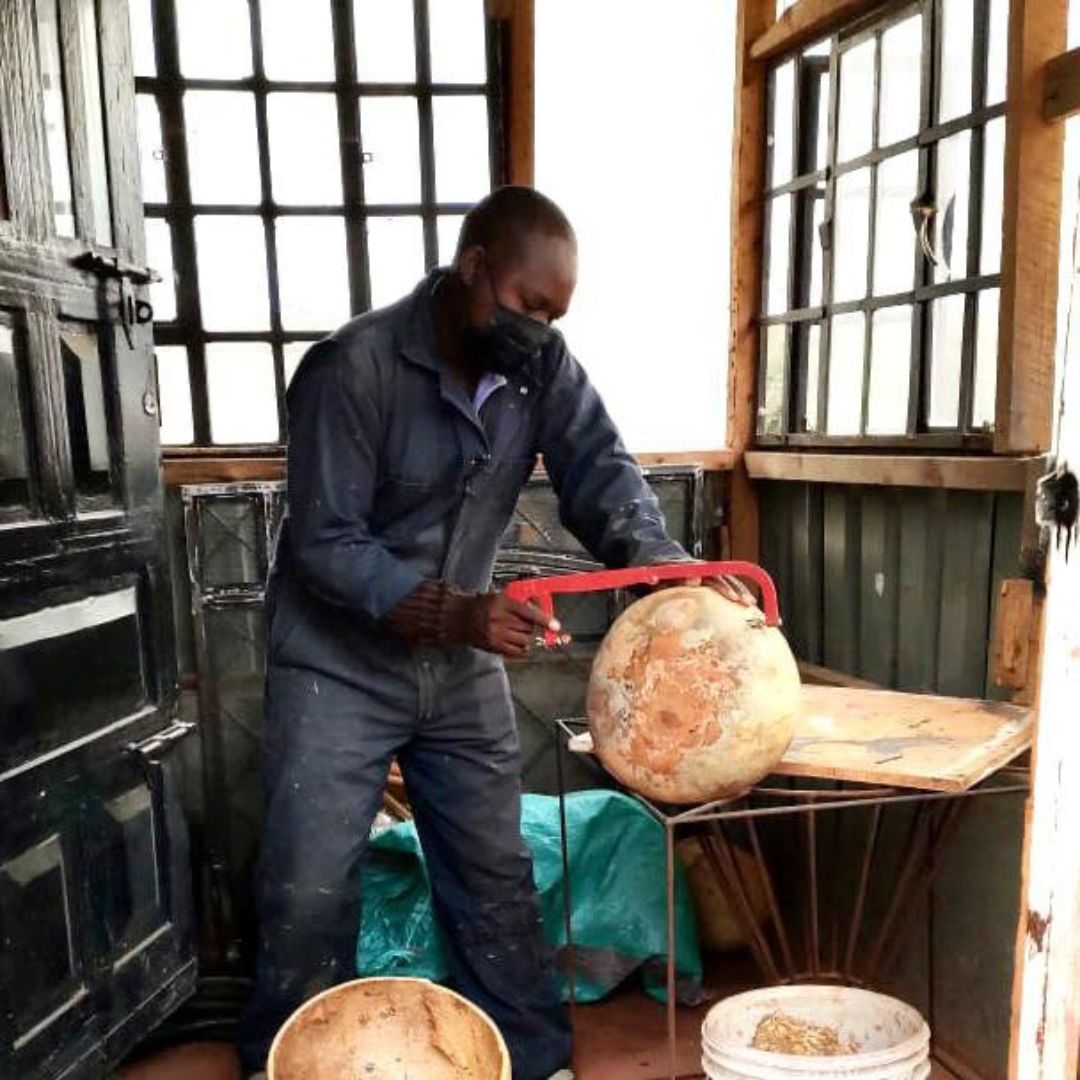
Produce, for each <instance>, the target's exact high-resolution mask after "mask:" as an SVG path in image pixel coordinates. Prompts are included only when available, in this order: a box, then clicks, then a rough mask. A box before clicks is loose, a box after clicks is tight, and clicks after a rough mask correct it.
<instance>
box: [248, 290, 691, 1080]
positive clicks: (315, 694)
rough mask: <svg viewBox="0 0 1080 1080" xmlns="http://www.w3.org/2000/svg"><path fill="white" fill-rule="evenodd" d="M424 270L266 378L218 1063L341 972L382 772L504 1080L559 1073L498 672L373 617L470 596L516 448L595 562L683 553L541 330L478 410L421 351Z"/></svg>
mask: <svg viewBox="0 0 1080 1080" xmlns="http://www.w3.org/2000/svg"><path fill="white" fill-rule="evenodd" d="M444 273H445V271H434V272H433V273H432V274H431V275H429V277H428V278H426V279H425V280H424V281H423V282H421V283H420V285H419V286H418V287H417V288H416V290H415V291H414V292H413V293H412V294H411V295H410V296H408V297H406V298H405V299H404V300H402V301H401V302H399V303H397V304H395V305H393V306H392V307H389V308H386V309H383V310H381V311H376V312H372V313H370V314H367V315H363V316H361V317H359V318H357V319H354V320H353V321H351V322H349V323H347V324H346V325H345V326H343V327H342V328H341V329H340V330H338V331H337V332H336V333H334V334H332V335H331V336H330V337H329V338H327V339H325V340H323V341H321V342H319V343H318V344H317V345H315V346H314V347H313V348H312V349H311V350H310V351H309V352H308V354H307V356H306V357H305V358H304V361H303V363H302V364H301V365H300V368H299V369H298V371H297V373H296V376H295V377H294V379H293V382H292V384H291V386H290V388H289V393H288V413H289V446H288V511H287V515H286V517H285V519H284V521H283V523H282V527H281V532H280V535H279V538H278V545H277V551H276V555H275V561H274V568H273V571H272V573H271V578H270V585H269V588H268V599H267V602H268V609H269V620H270V621H269V639H268V674H267V708H266V726H265V755H266V758H265V769H266V787H267V814H266V820H265V825H264V832H263V846H262V852H261V858H260V868H259V886H258V887H259V916H260V939H259V951H258V961H257V976H256V987H255V994H254V998H253V1002H252V1005H251V1006H250V1008H249V1011H248V1014H247V1016H246V1018H245V1021H244V1025H243V1031H242V1040H241V1050H242V1054H243V1057H244V1059H245V1065H246V1066H247V1067H248V1068H255V1067H259V1066H261V1063H262V1061H263V1060H264V1058H265V1055H266V1052H267V1050H268V1047H269V1042H270V1040H271V1038H272V1037H273V1035H274V1033H275V1031H276V1029H277V1028H278V1026H279V1025H280V1024H281V1023H282V1022H283V1021H284V1020H285V1019H286V1018H287V1016H288V1015H289V1014H290V1012H291V1011H292V1010H293V1009H295V1008H296V1007H297V1006H298V1005H299V1004H300V1003H301V1002H302V1001H303V1000H304V999H305V998H306V997H308V996H310V995H311V994H312V993H313V992H315V991H317V990H319V989H323V988H325V987H327V986H330V985H332V984H334V983H337V982H341V981H344V980H345V979H348V978H350V977H352V976H353V974H354V956H355V945H356V935H357V930H358V927H359V922H360V886H359V875H358V867H359V864H360V861H361V859H362V857H363V855H364V852H365V849H366V846H367V838H368V832H369V830H370V827H371V823H372V820H373V818H374V816H375V813H376V811H377V809H378V807H379V805H380V800H381V793H382V789H383V784H384V781H385V779H386V775H387V770H388V767H389V764H390V761H391V758H392V757H394V756H396V757H397V759H398V761H399V762H400V765H401V769H402V772H403V774H404V777H405V782H406V785H407V787H408V792H409V799H410V801H411V803H412V806H413V809H414V812H415V817H416V824H417V828H418V830H419V834H420V839H421V842H422V844H423V848H424V854H425V858H426V861H427V865H428V870H429V872H430V876H431V884H432V891H433V894H434V902H435V910H436V913H437V915H438V918H439V923H440V926H441V928H442V930H443V933H444V936H445V938H446V943H447V949H448V955H449V958H450V966H451V970H452V974H453V980H454V984H455V986H456V987H457V989H458V990H460V991H461V992H462V993H464V994H465V995H466V996H467V997H469V998H470V999H471V1000H472V1001H474V1002H476V1004H477V1005H479V1006H480V1007H481V1008H483V1009H484V1010H485V1011H486V1012H487V1013H488V1014H489V1015H490V1016H491V1017H492V1018H493V1019H494V1020H495V1022H496V1023H497V1024H498V1025H499V1027H500V1029H501V1030H502V1032H503V1034H504V1036H505V1038H506V1040H507V1043H508V1045H509V1048H510V1052H511V1056H512V1058H513V1068H514V1076H515V1078H516V1080H538V1078H542V1077H547V1076H549V1075H550V1074H551V1073H552V1072H554V1071H556V1070H557V1069H559V1068H561V1067H564V1066H565V1065H567V1064H568V1063H569V1057H570V1033H569V1026H568V1022H567V1017H566V1013H565V1010H564V1008H563V1007H562V1005H561V1004H560V1002H559V995H558V992H557V987H556V980H555V976H554V968H553V963H552V956H551V953H550V950H549V948H548V946H547V945H546V943H545V939H544V935H543V928H542V924H541V919H540V911H539V907H538V904H537V899H536V893H535V887H534V884H533V876H532V862H531V859H530V857H529V854H528V852H527V849H526V848H525V846H524V844H523V842H522V839H521V833H520V794H521V791H520V763H519V747H518V736H517V730H516V725H515V720H514V712H513V708H512V705H511V699H510V692H509V687H508V683H507V678H506V673H505V671H504V668H503V663H502V661H501V660H500V659H499V658H498V657H495V656H493V655H490V654H488V653H484V652H480V651H477V650H474V649H470V648H466V647H451V648H435V647H415V646H411V645H409V644H407V643H405V642H404V641H403V640H401V639H398V638H396V637H394V636H393V635H392V634H391V633H390V632H389V631H388V630H386V629H385V628H384V627H383V626H381V625H380V622H379V620H380V619H381V618H382V617H383V616H385V615H386V614H387V613H388V612H389V611H390V610H391V608H393V607H394V606H395V605H396V604H397V603H398V602H399V601H400V600H402V599H403V598H404V597H405V596H407V595H408V594H409V593H410V592H412V590H413V589H414V588H415V587H416V586H417V585H418V584H419V583H420V582H421V581H422V580H424V579H442V580H444V581H446V582H448V583H452V584H453V585H456V586H459V587H460V588H461V589H466V590H476V591H483V590H486V589H487V588H489V586H490V583H491V572H492V568H493V565H494V561H495V552H496V547H497V544H498V541H499V538H500V536H501V535H502V533H503V531H504V529H505V527H506V525H507V523H508V521H509V519H510V516H511V513H512V511H513V509H514V505H515V502H516V500H517V496H518V493H519V491H520V489H521V487H522V485H523V484H524V482H525V480H526V479H527V477H528V476H529V474H530V472H531V471H532V469H533V467H534V464H535V462H536V458H537V455H538V454H542V455H543V459H544V464H545V466H546V468H547V471H548V473H549V475H550V476H551V479H552V481H553V484H554V487H555V489H556V491H557V492H558V496H559V506H560V512H561V515H562V517H563V520H564V522H565V524H566V525H567V526H568V528H570V529H571V530H572V531H573V532H574V534H575V535H576V536H577V537H578V538H579V539H580V540H581V542H582V543H583V544H584V545H585V547H586V548H588V550H589V551H591V552H592V553H593V554H594V555H595V556H596V557H597V558H598V559H600V560H601V561H603V562H604V563H606V564H607V565H609V566H628V565H640V564H645V563H652V562H663V561H674V560H681V559H685V558H687V555H686V553H685V552H684V551H683V549H682V548H681V547H680V546H679V545H678V544H677V543H675V542H674V541H673V540H672V539H671V538H670V537H669V536H668V534H667V532H666V529H665V526H664V520H663V516H662V515H661V513H660V509H659V506H658V504H657V501H656V498H655V496H654V495H653V494H652V492H651V491H650V490H649V488H648V486H647V485H646V483H645V481H644V479H643V478H642V475H641V472H640V470H639V469H638V467H637V465H636V464H635V462H634V460H633V458H632V457H631V456H630V455H629V454H628V453H627V451H626V450H625V448H624V447H623V445H622V442H621V440H620V438H619V435H618V432H617V431H616V429H615V426H614V424H613V423H612V421H611V419H610V417H609V416H608V414H607V412H606V410H605V409H604V406H603V403H602V402H601V400H600V397H599V395H598V394H597V392H596V390H595V389H594V388H593V387H592V386H591V384H590V383H589V381H588V379H587V378H586V375H585V372H584V371H583V370H582V368H581V366H580V365H579V364H578V363H577V361H576V360H575V359H574V358H573V357H572V356H571V355H570V353H569V352H568V351H567V349H566V347H565V345H564V344H563V342H562V339H561V337H559V338H558V339H557V341H556V343H555V344H554V345H553V346H551V347H549V348H548V349H547V350H546V352H545V353H544V354H543V355H542V357H541V358H540V360H539V361H537V363H536V365H535V366H534V367H533V369H531V370H529V371H526V372H522V373H521V374H519V375H514V376H511V377H510V379H509V380H508V381H507V382H506V384H505V385H503V386H501V387H500V388H498V389H497V390H496V391H495V392H494V393H492V394H490V396H488V398H487V400H486V401H485V402H484V403H483V405H482V407H481V409H480V412H479V414H478V413H477V411H476V409H475V408H474V406H473V403H472V402H471V401H470V399H469V396H468V394H467V393H466V391H465V390H464V388H463V387H462V386H461V385H460V384H459V383H458V382H456V381H455V380H454V379H453V378H452V377H451V376H450V374H449V373H448V372H447V371H446V370H445V368H444V366H443V364H442V361H441V360H440V359H439V355H438V352H437V350H436V346H435V329H434V321H433V307H434V305H433V302H432V297H433V292H434V289H435V288H436V287H437V284H438V281H439V279H440V276H441V275H442V274H444Z"/></svg>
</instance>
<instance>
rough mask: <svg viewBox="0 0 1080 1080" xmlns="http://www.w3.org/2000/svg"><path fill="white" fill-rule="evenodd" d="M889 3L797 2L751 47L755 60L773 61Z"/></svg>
mask: <svg viewBox="0 0 1080 1080" xmlns="http://www.w3.org/2000/svg"><path fill="white" fill-rule="evenodd" d="M887 2H888V0H799V2H798V3H797V4H793V5H792V6H791V7H789V8H788V9H787V11H785V12H784V14H783V15H781V16H780V18H779V19H777V20H776V22H775V23H773V25H772V26H770V27H769V28H768V29H767V30H766V31H765V32H764V33H763V34H761V35H760V36H759V37H758V38H757V40H755V41H754V43H753V45H752V46H751V48H750V55H751V56H752V57H753V58H754V59H755V60H773V59H775V58H776V57H778V56H784V55H786V54H788V53H792V52H794V51H795V50H796V49H798V48H801V47H802V46H803V45H809V44H810V43H811V42H813V41H816V40H817V39H818V38H821V37H824V36H825V35H826V34H828V33H830V32H831V31H833V30H836V29H838V28H839V27H841V26H843V25H844V24H845V23H850V22H852V21H854V20H855V19H860V18H862V17H863V16H864V15H866V14H868V13H869V12H871V11H873V10H874V9H875V8H879V7H883V6H884V5H885V4H886V3H887Z"/></svg>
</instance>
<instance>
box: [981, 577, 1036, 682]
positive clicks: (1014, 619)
mask: <svg viewBox="0 0 1080 1080" xmlns="http://www.w3.org/2000/svg"><path fill="white" fill-rule="evenodd" d="M1034 618H1035V582H1033V581H1031V580H1030V579H1029V578H1006V579H1005V580H1004V581H1002V583H1001V588H1000V590H999V593H998V602H997V613H996V616H995V619H994V642H993V646H994V647H993V659H992V661H991V665H990V674H991V678H992V679H993V682H994V685H995V686H1005V687H1008V688H1009V689H1010V690H1023V689H1024V688H1025V687H1026V686H1027V685H1028V681H1029V674H1028V668H1029V666H1030V661H1031V623H1032V620H1033V619H1034Z"/></svg>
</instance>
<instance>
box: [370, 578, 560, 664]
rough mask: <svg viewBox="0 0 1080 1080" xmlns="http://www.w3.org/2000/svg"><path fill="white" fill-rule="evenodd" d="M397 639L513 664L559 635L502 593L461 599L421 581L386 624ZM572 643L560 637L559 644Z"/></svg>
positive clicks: (554, 625) (537, 613)
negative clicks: (458, 648) (468, 650)
mask: <svg viewBox="0 0 1080 1080" xmlns="http://www.w3.org/2000/svg"><path fill="white" fill-rule="evenodd" d="M385 623H386V626H387V627H388V628H389V629H390V630H392V631H393V632H394V633H395V634H397V635H398V636H399V637H402V638H404V639H405V640H406V641H411V642H413V643H414V644H418V645H469V646H471V647H472V648H474V649H483V650H484V651H485V652H491V653H497V654H498V655H500V656H506V657H510V658H511V659H516V658H517V657H521V656H524V655H525V653H526V652H528V649H529V644H530V642H532V641H533V640H534V639H535V638H537V637H539V636H541V635H542V634H543V633H544V632H545V631H547V630H550V631H552V633H556V634H558V633H559V632H560V631H561V630H562V626H561V625H560V623H559V621H558V620H557V619H548V617H547V616H546V615H545V614H544V613H543V612H542V611H541V610H540V609H539V608H538V607H536V606H535V605H534V604H522V603H520V602H519V601H517V600H511V599H510V597H508V596H507V595H506V593H504V592H493V593H480V594H479V595H477V594H474V593H462V592H458V591H456V590H455V589H453V588H452V587H451V586H449V585H447V584H445V582H441V581H425V582H423V583H421V584H420V585H419V586H418V587H417V588H416V589H415V591H414V592H412V593H411V594H410V595H409V596H407V597H406V598H405V599H404V600H402V601H401V603H400V604H398V606H397V607H396V608H394V610H393V611H391V612H390V613H389V614H388V615H387V616H386V619H385ZM569 640H570V638H569V636H567V635H565V634H563V635H561V636H560V638H559V641H560V643H562V644H565V643H566V642H568V641H569Z"/></svg>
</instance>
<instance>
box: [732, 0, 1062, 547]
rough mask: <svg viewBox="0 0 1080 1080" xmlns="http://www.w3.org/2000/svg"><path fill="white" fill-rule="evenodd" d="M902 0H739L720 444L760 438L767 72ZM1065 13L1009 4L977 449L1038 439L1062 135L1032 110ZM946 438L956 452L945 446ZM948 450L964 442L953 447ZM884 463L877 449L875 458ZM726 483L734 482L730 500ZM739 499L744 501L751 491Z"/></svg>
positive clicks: (1051, 317)
mask: <svg viewBox="0 0 1080 1080" xmlns="http://www.w3.org/2000/svg"><path fill="white" fill-rule="evenodd" d="M902 6H904V4H903V0H900V2H897V0H798V2H797V3H796V4H795V5H794V6H793V7H791V8H789V9H788V10H787V11H786V12H785V13H784V14H783V15H782V16H781V17H780V18H779V19H776V18H775V8H774V4H773V3H771V2H770V0H740V3H739V9H740V36H739V41H738V43H737V47H738V50H739V54H738V57H737V70H738V73H739V74H738V75H737V80H738V81H737V92H738V95H739V100H738V102H737V105H736V116H737V126H736V146H735V150H734V157H733V174H734V181H735V182H734V185H733V206H732V215H733V228H732V248H733V250H732V259H733V263H732V266H733V272H732V283H733V288H732V351H731V364H730V372H729V387H730V394H729V443H730V445H731V446H732V447H733V448H734V449H736V450H737V451H740V452H741V451H743V450H745V449H747V448H749V447H750V446H752V445H754V444H755V443H757V442H762V443H763V444H764V443H765V442H766V441H765V440H759V439H758V438H757V436H756V434H755V432H756V414H757V398H758V393H757V377H758V368H759V365H758V351H759V341H758V333H759V326H760V322H759V320H760V316H761V287H762V278H763V260H762V257H761V253H760V252H761V247H762V244H763V238H764V229H763V218H764V207H765V198H764V190H765V187H764V185H765V138H764V133H765V131H766V130H767V117H766V98H767V80H768V71H769V69H770V67H771V66H772V65H773V64H774V63H775V62H776V61H777V60H779V59H781V58H783V57H786V56H789V55H793V54H795V53H796V52H797V50H799V49H800V48H802V47H803V46H805V45H808V44H810V43H812V42H813V41H815V40H818V39H820V38H821V37H823V36H825V35H827V34H829V33H835V32H837V31H838V30H841V29H843V28H844V27H846V26H849V25H852V24H854V23H857V22H858V21H860V20H862V19H864V18H867V17H870V16H877V15H881V14H882V13H884V12H887V11H888V10H889V9H890V8H896V7H902ZM1066 14H1067V3H1066V0H1012V2H1011V4H1010V14H1009V48H1008V55H1009V69H1008V78H1007V98H1006V106H1005V117H1006V135H1005V214H1004V221H1003V235H1002V255H1001V272H1000V284H1001V294H1000V316H999V333H998V364H997V398H996V407H995V429H994V433H993V437H992V441H988V442H986V443H985V444H983V445H979V446H978V449H980V450H986V451H992V452H994V453H998V454H1039V453H1042V452H1045V450H1046V449H1047V448H1048V446H1049V442H1050V430H1051V409H1052V397H1053V392H1052V374H1053V364H1054V336H1055V329H1056V303H1057V266H1058V260H1057V247H1058V229H1059V223H1060V212H1061V167H1062V160H1063V146H1064V140H1063V132H1062V131H1061V129H1060V125H1054V124H1051V123H1049V122H1048V121H1047V120H1046V119H1045V118H1044V115H1043V109H1044V105H1043V97H1044V90H1043V83H1044V70H1043V69H1044V67H1045V65H1046V63H1047V62H1048V61H1049V60H1050V59H1051V58H1053V57H1054V56H1056V55H1058V54H1059V53H1061V52H1062V51H1063V50H1064V42H1065V33H1066ZM1021 177H1023V183H1021ZM1021 237H1022V238H1023V240H1022V243H1021V241H1020V238H1021ZM751 250H752V252H753V253H751ZM806 441H809V440H806ZM791 442H795V443H796V445H797V444H798V443H799V442H805V441H804V440H800V439H794V440H792V439H789V443H791ZM813 442H814V443H815V444H816V443H817V442H819V440H817V439H816V438H815V439H814V440H813ZM829 445H830V447H831V448H833V449H841V450H842V449H845V448H848V449H856V448H858V449H860V450H862V451H863V452H865V451H866V450H867V449H873V448H875V447H876V448H878V449H894V448H897V447H898V446H902V447H903V448H904V449H907V450H929V451H930V452H935V450H936V452H939V453H940V450H941V448H942V446H943V445H948V444H947V443H942V442H941V441H938V440H935V439H934V438H933V437H932V436H931V437H929V439H928V438H927V437H926V436H921V437H918V438H917V439H914V438H911V439H907V440H903V441H901V442H897V441H896V440H890V441H881V440H866V439H863V438H859V439H854V440H831V441H830V443H829ZM952 445H953V446H954V447H956V443H955V441H954V442H953V444H952ZM958 448H964V449H968V448H973V447H971V444H970V443H966V444H965V443H963V442H962V443H961V444H960V447H958ZM888 459H889V455H886V454H882V460H883V462H886V461H887V460H888ZM738 490H739V488H738V485H736V487H735V488H734V489H733V496H735V495H736V494H737V492H738ZM744 494H745V495H746V501H747V502H748V503H749V502H752V496H750V495H749V494H748V493H744ZM733 517H735V518H737V517H742V518H744V527H743V531H744V532H745V533H746V534H747V536H748V538H749V539H748V546H747V547H746V548H745V549H744V552H745V553H747V554H752V553H753V552H754V551H755V550H756V540H755V538H754V533H755V530H756V526H754V525H752V524H751V521H752V518H753V514H751V513H750V512H749V511H747V510H744V509H742V508H733Z"/></svg>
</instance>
